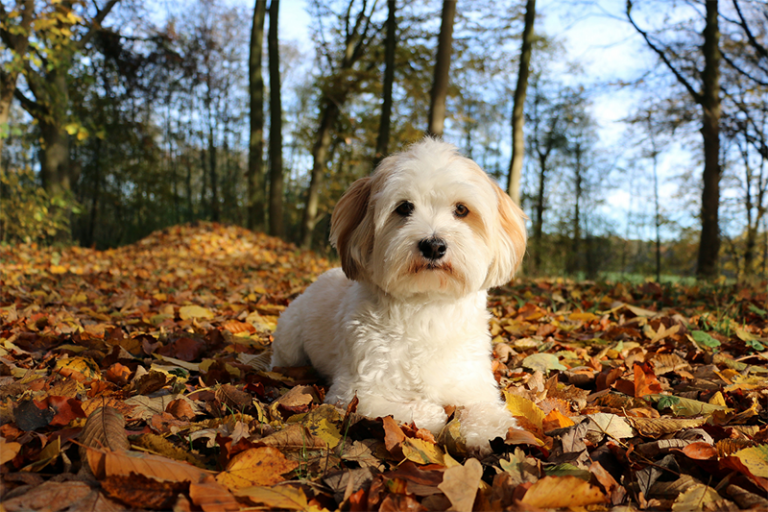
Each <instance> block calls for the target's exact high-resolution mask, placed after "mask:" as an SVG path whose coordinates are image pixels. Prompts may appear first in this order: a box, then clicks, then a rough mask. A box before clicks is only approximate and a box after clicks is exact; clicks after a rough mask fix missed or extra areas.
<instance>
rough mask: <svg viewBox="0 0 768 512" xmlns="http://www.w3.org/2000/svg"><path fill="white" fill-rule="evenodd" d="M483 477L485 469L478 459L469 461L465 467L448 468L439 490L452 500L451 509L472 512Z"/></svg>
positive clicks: (458, 511)
mask: <svg viewBox="0 0 768 512" xmlns="http://www.w3.org/2000/svg"><path fill="white" fill-rule="evenodd" d="M482 476H483V467H482V466H481V465H480V463H479V462H478V461H477V459H468V460H467V461H466V462H465V463H464V465H463V466H454V467H452V468H448V469H447V470H446V471H445V473H443V481H442V482H441V483H440V485H438V486H437V488H438V489H440V490H441V491H443V493H444V494H445V495H446V496H448V499H449V500H451V508H450V509H449V510H455V511H457V512H471V511H472V505H473V504H474V502H475V495H476V494H477V489H478V486H479V484H480V478H481V477H482Z"/></svg>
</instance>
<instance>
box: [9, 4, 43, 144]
mask: <svg viewBox="0 0 768 512" xmlns="http://www.w3.org/2000/svg"><path fill="white" fill-rule="evenodd" d="M12 12H18V13H19V14H18V15H17V16H14V17H13V18H19V20H18V22H17V23H16V22H15V19H12V17H11V15H10V13H8V12H6V10H5V6H4V5H3V4H2V3H0V21H2V24H0V41H2V42H3V46H5V47H6V48H7V51H8V52H10V56H11V58H10V60H9V61H6V62H4V63H3V67H2V68H0V155H2V152H3V142H4V140H5V138H6V137H7V135H8V117H9V114H10V111H11V101H12V100H13V95H14V93H15V92H16V82H17V81H18V78H19V74H20V73H21V72H22V70H23V69H24V68H23V66H24V64H23V60H24V59H25V58H26V57H27V49H28V48H29V34H30V30H31V27H32V20H33V17H34V14H35V2H34V0H16V6H15V7H14V9H13V10H12Z"/></svg>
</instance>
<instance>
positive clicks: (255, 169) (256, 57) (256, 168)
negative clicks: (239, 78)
mask: <svg viewBox="0 0 768 512" xmlns="http://www.w3.org/2000/svg"><path fill="white" fill-rule="evenodd" d="M266 10H267V0H256V5H255V6H254V8H253V24H252V26H251V44H250V56H249V58H248V76H249V95H250V100H251V117H250V120H251V133H250V140H249V143H248V228H249V229H257V228H259V227H261V226H263V224H264V197H263V194H262V191H263V183H264V170H263V159H264V79H263V77H262V75H261V65H262V64H261V53H262V44H263V42H264V14H265V12H266Z"/></svg>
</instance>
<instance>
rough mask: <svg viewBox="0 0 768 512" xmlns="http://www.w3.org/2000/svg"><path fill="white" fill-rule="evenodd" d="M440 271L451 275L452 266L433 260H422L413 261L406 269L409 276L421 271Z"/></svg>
mask: <svg viewBox="0 0 768 512" xmlns="http://www.w3.org/2000/svg"><path fill="white" fill-rule="evenodd" d="M435 270H436V271H442V272H446V273H448V274H453V265H451V264H450V263H448V262H440V261H435V260H426V261H424V260H422V261H414V262H412V263H411V265H410V266H409V267H408V273H409V274H418V273H419V272H422V271H435Z"/></svg>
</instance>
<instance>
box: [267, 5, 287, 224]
mask: <svg viewBox="0 0 768 512" xmlns="http://www.w3.org/2000/svg"><path fill="white" fill-rule="evenodd" d="M279 9H280V0H272V1H271V3H270V4H269V34H268V36H267V44H268V51H269V116H270V118H269V168H270V170H269V234H270V235H272V236H280V237H282V236H284V229H283V101H282V98H281V96H280V47H279V44H278V39H277V27H278V11H279Z"/></svg>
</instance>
